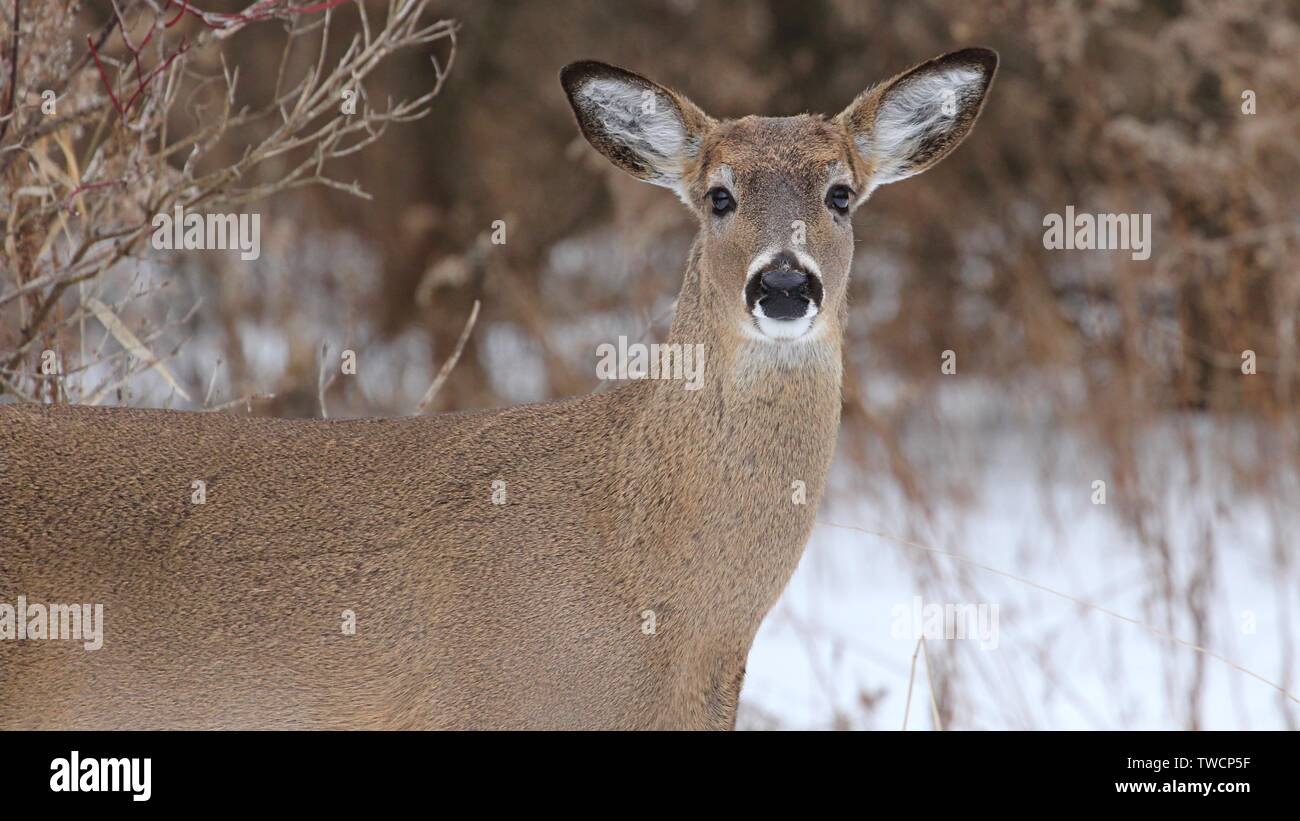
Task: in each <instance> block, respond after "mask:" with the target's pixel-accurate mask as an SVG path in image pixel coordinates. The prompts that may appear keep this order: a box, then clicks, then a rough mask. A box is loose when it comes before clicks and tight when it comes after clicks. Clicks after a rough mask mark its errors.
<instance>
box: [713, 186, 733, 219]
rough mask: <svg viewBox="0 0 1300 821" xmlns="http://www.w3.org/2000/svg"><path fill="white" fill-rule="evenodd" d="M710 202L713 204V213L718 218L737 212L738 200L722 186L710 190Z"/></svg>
mask: <svg viewBox="0 0 1300 821" xmlns="http://www.w3.org/2000/svg"><path fill="white" fill-rule="evenodd" d="M709 201H710V202H711V203H713V213H715V214H717V215H718V216H722V215H723V214H727V213H730V212H731V211H734V210H736V198H735V197H733V196H731V192H730V191H728V190H727V189H725V188H722V187H721V186H719V187H717V188H712V189H710V190H709Z"/></svg>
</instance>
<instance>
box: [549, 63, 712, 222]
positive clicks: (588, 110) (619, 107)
mask: <svg viewBox="0 0 1300 821" xmlns="http://www.w3.org/2000/svg"><path fill="white" fill-rule="evenodd" d="M560 83H561V85H563V86H564V91H565V93H566V94H568V95H569V104H570V105H572V106H573V113H574V114H575V115H577V118H578V127H579V128H581V129H582V134H583V136H584V137H586V138H587V142H589V143H591V144H592V146H593V147H595V149H596V150H597V151H599V152H600V153H602V154H604V155H605V156H606V157H607V158H609V161H610V162H612V163H614V165H616V166H618V167H619V168H621V169H623V170H624V171H626V172H627V173H629V174H631V175H632V176H634V177H637V178H638V179H642V180H645V181H646V182H652V183H654V184H655V185H662V186H664V187H666V188H672V189H674V190H675V191H677V192H678V196H683V198H684V195H683V185H682V179H683V176H684V174H685V171H686V168H687V167H688V165H689V164H690V162H691V160H692V159H694V158H695V156H696V155H697V154H698V153H699V149H700V139H701V137H702V136H703V134H704V132H705V131H707V130H708V128H709V127H710V126H711V125H712V122H713V121H712V120H710V119H709V117H708V115H706V114H705V113H704V112H703V111H700V109H698V108H696V107H695V105H694V104H693V103H691V101H690V100H688V99H686V98H685V97H683V96H682V95H680V94H678V93H676V92H674V91H672V90H670V89H667V88H664V87H663V86H661V85H659V84H658V83H654V82H651V81H650V80H647V79H646V78H644V77H642V76H641V75H639V74H634V73H632V72H630V71H626V70H624V69H621V68H618V67H616V66H611V65H606V64H605V63H597V62H594V61H590V60H586V61H583V62H580V63H571V64H569V65H567V66H565V67H564V69H563V70H562V71H561V72H560Z"/></svg>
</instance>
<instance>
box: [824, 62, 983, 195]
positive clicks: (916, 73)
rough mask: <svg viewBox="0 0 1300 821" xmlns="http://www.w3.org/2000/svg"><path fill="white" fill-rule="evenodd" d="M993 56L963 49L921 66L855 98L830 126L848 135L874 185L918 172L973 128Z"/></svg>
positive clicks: (869, 188) (933, 162) (936, 160)
mask: <svg viewBox="0 0 1300 821" xmlns="http://www.w3.org/2000/svg"><path fill="white" fill-rule="evenodd" d="M997 67H998V55H997V52H995V51H993V50H992V49H987V48H968V49H963V50H961V51H954V52H952V53H951V54H945V55H943V56H942V57H936V58H934V59H933V60H929V61H927V62H924V63H921V64H920V65H919V66H916V67H915V68H911V69H908V70H907V71H904V72H903V73H902V74H899V75H898V76H897V77H894V78H893V79H892V80H887V81H886V82H884V83H880V84H878V85H876V86H874V87H872V88H869V89H867V90H866V91H864V92H862V93H861V94H859V95H858V98H857V99H856V100H854V101H853V103H852V104H851V105H849V107H848V108H846V109H844V111H842V112H840V114H839V115H838V116H837V117H836V118H835V122H837V123H839V124H841V125H842V126H844V127H845V128H846V129H848V131H849V133H850V134H851V135H852V136H853V141H854V143H855V144H856V146H857V149H858V151H859V152H861V154H862V157H863V159H865V160H866V162H867V165H868V168H869V169H870V173H871V178H870V182H869V183H868V185H867V192H870V190H871V189H874V188H875V187H876V186H878V185H884V184H885V183H890V182H896V181H897V180H901V179H906V178H907V177H910V176H912V175H913V174H919V173H921V172H922V171H924V170H925V169H927V168H929V167H930V166H932V165H934V164H935V163H937V162H938V161H939V160H941V159H943V158H944V157H945V156H947V155H948V152H950V151H952V150H953V149H954V148H956V147H957V145H958V144H959V143H961V141H962V140H964V139H965V138H966V135H967V134H969V133H970V130H971V128H972V127H973V126H974V125H975V118H976V117H978V116H979V113H980V109H981V108H982V107H983V106H984V98H985V96H986V95H987V94H988V90H989V85H990V84H991V83H992V82H993V74H994V72H996V71H997Z"/></svg>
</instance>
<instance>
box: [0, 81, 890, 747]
mask: <svg viewBox="0 0 1300 821" xmlns="http://www.w3.org/2000/svg"><path fill="white" fill-rule="evenodd" d="M584 65H587V66H590V65H591V64H584ZM606 68H608V67H606ZM590 70H592V71H599V70H600V69H598V68H592V69H590ZM610 70H611V71H614V70H613V69H610ZM633 76H635V75H633ZM569 79H572V75H570V77H569ZM641 82H645V83H649V81H644V80H641ZM566 85H567V83H566ZM655 88H660V87H658V86H655ZM665 93H669V94H673V99H674V100H676V101H678V102H677V104H678V105H680V106H683V107H685V106H689V103H688V102H686V101H685V100H684V98H681V97H680V96H678V95H675V94H674V93H672V92H666V90H665ZM684 110H685V109H684ZM689 111H690V112H694V113H690V114H688V115H687V116H686V117H685V119H686V120H687V121H688V122H689V124H690V126H691V128H693V129H697V132H696V133H695V134H694V135H693V138H694V142H693V144H692V145H691V146H690V151H691V152H692V153H691V156H689V157H686V158H683V159H682V163H681V167H682V169H683V170H684V171H686V172H687V173H688V175H689V177H688V178H689V182H688V183H687V184H686V185H685V186H684V187H686V188H688V189H689V191H690V196H691V197H692V198H693V199H695V200H699V201H701V203H702V200H703V198H704V196H705V192H706V190H707V188H706V186H707V184H708V177H709V175H710V174H711V173H713V172H714V171H715V170H716V169H717V166H718V164H720V163H727V164H728V165H730V166H731V167H732V168H733V169H734V171H735V175H736V187H737V188H738V191H737V196H738V198H739V199H740V201H741V206H740V207H741V209H744V210H743V211H738V212H737V218H736V220H735V221H734V223H732V224H730V227H728V228H726V229H722V228H720V227H718V226H717V225H715V224H713V223H711V222H710V218H709V217H708V216H707V214H706V213H705V211H706V206H704V205H703V204H700V205H699V206H698V207H697V206H692V207H696V210H697V211H698V212H699V213H700V215H701V222H702V225H701V231H700V236H699V238H698V239H697V241H696V244H695V246H694V247H693V249H692V252H691V258H690V261H689V264H688V266H687V270H686V274H685V277H684V280H683V285H682V291H681V294H680V297H679V302H678V311H677V316H676V319H675V320H674V324H673V327H672V330H671V332H670V336H669V338H670V341H674V342H681V343H684V344H692V343H702V344H704V345H706V365H705V379H704V383H703V387H702V388H701V389H700V390H696V391H688V390H684V389H683V386H682V383H681V382H679V381H672V380H643V381H637V382H633V383H631V384H628V385H626V386H624V387H622V388H619V389H617V390H614V391H611V392H609V393H607V394H602V395H592V396H585V397H581V398H577V399H569V400H565V401H560V402H555V403H549V404H543V405H530V406H524V407H516V408H509V409H504V410H499V411H491V412H484V413H473V414H455V415H445V416H435V417H422V418H408V419H391V420H373V419H371V420H357V421H328V422H327V421H288V420H275V419H251V418H243V417H237V416H233V415H224V414H204V413H182V412H169V411H146V410H131V409H92V408H67V407H25V406H6V407H2V408H0V601H3V602H8V603H10V604H13V603H14V602H15V600H16V598H17V596H18V595H19V594H23V595H25V596H26V597H27V599H28V601H31V602H42V603H74V602H77V603H80V602H91V603H102V604H103V605H104V621H105V624H104V644H103V647H102V649H100V650H97V651H86V650H84V649H82V646H81V644H80V643H79V642H69V641H25V642H15V641H0V728H152V727H166V728H325V727H339V728H559V727H585V728H716V729H722V728H730V727H732V726H733V725H734V722H735V715H736V703H737V699H738V696H739V692H740V688H741V684H742V681H743V676H744V667H745V660H746V656H747V654H748V652H749V647H750V644H751V642H752V641H753V638H754V634H755V632H756V631H757V629H758V626H759V624H760V622H761V621H762V619H763V617H764V616H765V614H766V613H767V612H768V610H769V609H770V608H771V607H772V605H773V604H774V603H775V602H776V600H777V598H778V596H779V595H780V593H781V590H782V589H783V587H784V586H785V584H786V582H787V581H788V580H789V578H790V575H791V574H792V573H793V572H794V569H795V566H796V565H797V563H798V561H799V558H800V555H801V554H802V552H803V547H804V544H805V543H806V541H807V539H808V536H809V534H810V532H811V529H812V526H813V519H814V516H815V515H816V511H817V507H818V503H819V501H820V499H821V497H822V494H823V491H824V489H825V482H826V476H827V472H828V470H829V467H830V463H831V457H832V453H833V450H834V442H835V436H836V430H837V427H838V424H839V414H840V376H841V373H840V368H841V364H840V363H841V350H840V349H841V326H842V321H843V317H844V315H845V312H846V302H845V292H846V290H847V277H848V269H849V263H850V261H851V256H852V231H851V226H849V227H848V228H847V230H846V228H845V226H844V225H843V224H839V223H837V222H836V221H835V220H834V219H833V218H832V217H831V216H830V215H829V214H828V212H827V209H826V208H825V207H824V205H823V204H822V201H821V200H822V197H823V189H824V184H825V179H824V177H825V167H826V165H827V163H830V162H839V163H842V164H843V165H844V166H845V167H847V168H849V169H850V171H851V173H852V175H853V178H854V179H855V180H861V177H862V175H864V174H866V173H868V169H866V168H865V167H864V164H863V162H862V160H861V158H860V157H858V156H856V153H855V152H854V151H853V148H852V140H851V134H850V132H848V131H847V130H845V129H844V128H843V127H842V126H841V125H839V124H837V123H836V122H835V121H830V120H826V119H824V118H820V117H813V116H802V117H794V118H784V119H765V118H752V117H750V118H745V119H742V120H737V121H729V122H722V123H716V122H714V121H712V120H709V119H708V118H707V117H704V115H703V114H699V113H698V110H696V109H694V107H693V106H690V108H689ZM579 121H580V123H583V130H584V133H587V134H588V136H589V137H591V138H592V141H593V144H594V145H597V147H598V148H603V149H604V150H605V153H606V154H607V155H612V156H611V159H613V160H614V161H615V162H616V163H619V164H624V165H626V164H627V163H632V164H633V167H632V168H631V169H630V170H633V171H634V172H635V171H636V170H637V165H636V164H638V163H641V160H640V159H638V158H637V157H629V156H626V155H625V154H623V153H620V151H621V150H622V149H621V148H619V147H612V146H610V145H608V144H605V145H602V144H601V140H602V139H604V138H603V137H602V136H601V135H600V134H599V133H596V134H595V136H593V132H598V131H599V129H598V128H593V127H592V126H591V125H590V123H584V122H583V115H582V113H581V112H579ZM641 170H642V171H644V170H645V167H644V166H641ZM791 218H800V219H804V220H806V221H807V223H808V250H809V253H811V254H813V255H814V256H815V258H816V259H817V261H818V263H819V265H820V266H821V268H822V271H823V273H824V278H825V292H826V296H825V307H824V309H823V311H822V313H821V315H820V316H819V317H818V318H817V320H816V321H817V322H819V323H822V324H823V326H824V327H822V328H821V329H820V331H819V336H818V337H817V338H816V340H815V341H812V342H807V343H800V344H799V345H788V344H786V343H773V342H769V341H761V340H756V339H753V338H750V337H748V336H746V335H745V334H744V333H742V323H744V322H747V321H749V318H748V317H747V316H746V314H745V310H744V305H743V301H742V300H741V298H740V294H741V290H742V288H743V286H744V267H745V264H746V263H747V262H748V261H749V259H750V258H751V257H752V256H753V255H754V254H755V253H757V251H758V250H759V249H760V247H761V246H763V245H764V244H765V243H769V242H771V241H773V240H774V238H775V239H779V238H780V237H782V236H784V235H785V234H786V233H787V232H788V228H789V221H790V219H791ZM196 479H202V480H204V481H205V482H206V484H207V501H206V503H205V504H202V505H196V504H192V503H191V500H190V494H191V482H192V481H193V480H196ZM497 480H500V481H504V482H505V483H506V484H505V488H506V494H507V498H506V503H505V504H493V503H492V493H493V482H494V481H497ZM796 481H802V482H804V483H806V488H807V503H806V504H795V503H794V501H793V499H792V492H793V490H792V489H793V487H794V485H793V483H794V482H796ZM349 609H350V610H353V611H355V613H356V616H357V630H356V634H355V635H345V634H344V632H343V630H342V629H341V625H342V622H343V611H344V610H349ZM647 610H649V611H653V613H654V619H655V631H654V632H653V633H647V632H644V631H643V630H642V625H643V622H644V617H643V613H644V612H645V611H647Z"/></svg>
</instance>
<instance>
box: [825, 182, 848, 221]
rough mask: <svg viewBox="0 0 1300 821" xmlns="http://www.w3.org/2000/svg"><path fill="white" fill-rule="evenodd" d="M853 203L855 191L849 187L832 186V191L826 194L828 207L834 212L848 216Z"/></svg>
mask: <svg viewBox="0 0 1300 821" xmlns="http://www.w3.org/2000/svg"><path fill="white" fill-rule="evenodd" d="M852 203H853V189H852V188H849V187H848V186H847V185H832V186H831V190H829V191H827V192H826V207H827V208H830V209H831V210H832V211H836V212H838V213H840V214H847V213H849V205H851V204H852Z"/></svg>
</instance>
